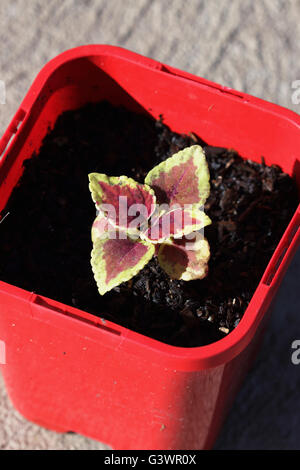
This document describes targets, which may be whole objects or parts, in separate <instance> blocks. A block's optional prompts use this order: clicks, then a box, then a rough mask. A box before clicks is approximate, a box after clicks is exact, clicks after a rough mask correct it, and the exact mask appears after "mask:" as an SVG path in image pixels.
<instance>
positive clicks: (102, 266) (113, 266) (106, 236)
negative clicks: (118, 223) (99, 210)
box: [91, 216, 155, 295]
mask: <svg viewBox="0 0 300 470" xmlns="http://www.w3.org/2000/svg"><path fill="white" fill-rule="evenodd" d="M101 217H102V216H98V217H97V219H96V221H95V223H94V225H93V229H92V239H93V250H92V256H91V264H92V269H93V273H94V277H95V280H96V283H97V286H98V289H99V293H100V294H101V295H103V294H105V293H106V292H108V291H110V290H111V289H112V288H113V287H116V286H118V285H119V284H121V283H122V282H125V281H128V280H129V279H131V278H132V277H133V276H135V275H136V274H137V273H138V272H139V271H140V270H141V269H142V268H143V267H144V266H145V265H146V264H147V263H148V262H149V261H150V259H151V258H152V257H153V255H154V252H155V248H154V245H153V244H151V243H149V242H146V241H144V240H140V239H132V238H130V237H129V235H128V234H127V233H126V232H125V231H122V230H119V229H116V228H115V227H112V226H111V225H110V224H109V222H108V223H107V225H106V227H104V228H103V227H100V228H99V224H100V223H101ZM104 225H105V224H104ZM100 234H101V236H99V235H100Z"/></svg>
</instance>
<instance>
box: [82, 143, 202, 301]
mask: <svg viewBox="0 0 300 470" xmlns="http://www.w3.org/2000/svg"><path fill="white" fill-rule="evenodd" d="M89 181H90V184H89V188H90V191H91V194H92V199H93V201H94V202H95V204H96V209H97V217H96V219H95V221H94V224H93V227H92V241H93V250H92V257H91V264H92V269H93V272H94V276H95V280H96V282H97V286H98V289H99V292H100V294H101V295H103V294H105V293H106V292H107V291H109V290H111V289H112V288H113V287H115V286H117V285H119V284H121V283H122V282H125V281H128V280H129V279H131V278H132V277H133V276H135V275H136V274H137V273H138V272H139V271H140V270H141V269H142V268H143V267H144V266H145V265H146V264H147V263H148V262H149V261H150V260H151V258H152V257H153V256H157V259H158V262H159V264H160V265H161V267H162V268H163V269H164V270H165V272H166V273H167V274H168V275H169V276H170V277H171V278H173V279H182V280H185V281H189V280H192V279H202V278H203V277H205V276H206V274H207V271H208V260H209V256H210V250H209V244H208V242H207V240H206V239H205V238H204V237H203V233H202V232H203V230H202V229H203V228H204V227H205V226H207V225H209V224H210V223H211V220H210V219H209V217H208V216H207V215H206V214H205V213H204V211H203V210H202V207H203V205H204V203H205V201H206V199H207V197H208V196H209V192H210V184H209V170H208V166H207V163H206V159H205V155H204V152H203V150H202V148H201V147H200V146H199V145H193V146H191V147H188V148H185V149H184V150H182V151H180V152H178V153H176V154H175V155H173V156H172V157H170V158H168V159H167V160H165V161H163V162H162V163H160V164H159V165H157V166H155V167H154V168H153V169H152V170H151V171H150V172H149V173H148V174H147V176H146V178H145V183H144V184H140V183H137V182H136V181H134V180H133V179H132V178H128V177H126V176H120V177H109V176H107V175H105V174H101V173H91V174H90V175H89Z"/></svg>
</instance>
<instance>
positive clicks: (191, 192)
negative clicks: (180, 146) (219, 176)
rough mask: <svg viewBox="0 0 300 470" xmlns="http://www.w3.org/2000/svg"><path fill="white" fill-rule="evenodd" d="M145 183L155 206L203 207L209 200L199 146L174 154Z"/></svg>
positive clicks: (207, 172)
mask: <svg viewBox="0 0 300 470" xmlns="http://www.w3.org/2000/svg"><path fill="white" fill-rule="evenodd" d="M145 183H146V184H147V185H149V186H151V188H153V189H154V191H155V194H156V197H157V200H158V203H159V204H163V203H167V204H169V205H170V206H171V205H173V204H179V205H180V206H184V205H185V204H193V205H195V206H198V207H199V206H202V205H203V204H204V202H205V201H206V199H207V197H208V196H209V191H210V184H209V170H208V166H207V163H206V159H205V154H204V151H203V149H202V148H201V147H200V145H193V146H191V147H187V148H185V149H184V150H181V151H180V152H178V153H176V154H175V155H173V156H172V157H170V158H168V159H167V160H165V161H164V162H162V163H160V164H159V165H157V166H156V167H154V168H153V169H152V170H151V171H150V172H149V173H148V175H147V176H146V178H145Z"/></svg>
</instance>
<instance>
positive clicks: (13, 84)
mask: <svg viewBox="0 0 300 470" xmlns="http://www.w3.org/2000/svg"><path fill="white" fill-rule="evenodd" d="M95 43H98V44H113V45H118V46H122V47H125V48H127V49H130V50H133V51H135V52H138V53H141V54H143V55H146V56H149V57H153V58H154V59H157V60H159V61H162V62H165V63H167V64H170V65H173V66H175V67H177V68H180V69H183V70H186V71H189V72H191V73H195V74H197V75H200V76H203V77H205V78H207V79H210V80H213V81H215V82H218V83H221V84H222V85H226V86H229V87H232V88H235V89H237V90H241V91H244V92H247V93H250V94H252V95H256V96H258V97H261V98H264V99H266V100H269V101H272V102H274V103H277V104H280V105H282V106H285V107H287V108H290V109H292V110H294V111H296V112H297V113H300V104H293V103H292V93H293V91H294V90H293V88H292V82H293V81H295V80H300V60H299V53H298V52H299V44H300V2H299V1H298V0H295V1H294V0H290V1H287V0H256V1H253V0H252V1H249V0H210V1H204V0H189V2H184V1H181V0H129V1H127V0H111V1H103V0H99V1H96V0H84V1H83V0H81V1H79V0H78V1H76V0H65V1H63V2H62V1H61V0H48V1H47V2H46V1H45V0H30V1H24V0H16V1H15V0H1V2H0V44H1V47H0V80H2V81H4V82H5V87H6V103H5V104H0V135H2V134H3V132H4V131H5V129H6V127H7V125H8V124H9V122H10V120H11V118H12V117H13V115H14V113H15V111H16V110H17V108H18V106H19V104H20V102H21V100H22V98H23V97H24V95H25V93H26V91H27V90H28V88H29V86H30V84H31V82H32V81H33V79H34V78H35V76H36V74H37V73H38V72H39V70H40V69H41V67H42V66H43V65H44V64H45V63H46V62H47V61H48V60H50V59H51V58H53V57H54V56H55V55H57V54H59V53H60V52H63V51H64V50H66V49H69V48H71V47H75V46H78V45H83V44H95ZM0 103H1V97H0ZM299 280H300V251H298V253H297V256H296V258H295V260H294V262H293V263H292V265H291V267H290V269H289V271H288V273H287V276H286V278H285V281H284V283H283V285H282V288H281V290H280V293H279V297H278V302H277V304H276V308H275V311H274V314H273V317H272V321H271V324H270V327H269V329H268V332H267V334H266V337H265V341H264V344H263V347H262V349H261V352H260V354H259V357H258V360H257V362H256V365H255V367H254V369H253V370H252V371H251V373H250V374H249V376H248V377H247V379H246V381H245V383H244V386H243V388H242V389H241V391H240V393H239V395H238V397H237V399H236V401H235V403H234V406H233V408H232V411H231V413H230V415H229V417H228V419H227V421H226V423H225V425H224V428H223V430H222V432H221V435H220V437H219V439H218V441H217V443H216V448H218V449H300V405H299V399H298V393H299V392H298V391H299V389H300V365H299V366H295V365H293V364H292V363H291V354H292V349H291V344H292V342H293V341H294V340H295V339H300V316H299V313H300V296H299ZM0 314H1V312H0ZM101 448H103V446H102V445H101V444H100V443H97V442H94V441H91V440H89V439H86V438H84V437H81V436H78V435H73V434H63V435H61V434H56V433H54V432H50V431H47V430H45V429H43V428H41V427H39V426H36V425H34V424H32V423H29V422H27V421H26V420H25V419H23V418H22V417H21V416H20V415H19V414H18V413H17V412H16V411H15V410H14V409H13V407H12V405H11V404H10V402H9V400H8V398H7V396H6V392H5V389H4V387H3V382H2V379H1V377H0V449H101Z"/></svg>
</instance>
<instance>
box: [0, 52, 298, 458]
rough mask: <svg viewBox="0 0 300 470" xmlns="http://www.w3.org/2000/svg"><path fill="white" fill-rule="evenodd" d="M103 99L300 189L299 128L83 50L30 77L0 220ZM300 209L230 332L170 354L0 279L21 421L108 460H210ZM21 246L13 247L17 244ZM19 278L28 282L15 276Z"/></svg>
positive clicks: (132, 63) (5, 169)
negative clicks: (92, 445)
mask: <svg viewBox="0 0 300 470" xmlns="http://www.w3.org/2000/svg"><path fill="white" fill-rule="evenodd" d="M103 99H106V100H108V101H110V102H111V103H112V104H115V105H124V106H126V107H127V108H129V109H131V110H134V111H140V110H141V109H144V110H147V111H148V112H149V113H150V114H151V115H152V116H154V117H155V118H158V116H159V115H160V114H161V113H162V114H163V116H164V122H165V123H166V124H167V125H168V126H169V127H170V128H171V129H172V130H174V131H176V132H180V133H188V132H190V131H191V130H193V132H195V133H197V134H199V135H201V137H203V139H205V140H206V141H207V142H209V143H210V144H212V145H215V146H221V147H230V148H234V149H236V150H237V151H238V152H239V153H240V155H242V156H243V158H247V159H251V160H254V161H258V159H259V158H260V156H261V155H262V154H263V155H264V157H265V161H266V164H269V165H271V164H277V165H279V166H280V167H281V168H282V169H283V171H284V172H286V173H288V174H289V175H293V176H294V177H295V179H296V182H297V185H298V188H300V157H299V150H298V149H299V147H300V130H299V129H300V117H299V116H298V115H296V114H295V113H293V112H291V111H289V110H286V109H283V108H281V107H279V106H277V105H274V104H271V103H267V102H265V101H262V100H260V99H257V98H254V97H252V96H249V95H245V94H243V93H239V92H236V91H234V90H231V89H228V88H226V87H223V86H220V85H217V84H215V83H212V82H209V81H207V80H204V79H202V78H199V77H196V76H193V75H190V74H188V73H185V72H182V71H180V70H177V69H175V68H173V67H169V66H167V65H163V64H161V63H159V62H156V61H154V60H152V59H148V58H145V57H142V56H140V55H137V54H135V53H132V52H129V51H126V50H123V49H120V48H118V47H112V46H101V45H99V46H98V45H93V46H83V47H79V48H76V49H72V50H69V51H67V52H65V53H63V54H61V55H59V56H58V57H56V58H55V59H53V60H52V61H50V62H49V63H48V64H47V65H46V66H45V67H44V68H43V69H42V70H41V72H40V73H39V75H38V76H37V78H36V80H35V81H34V83H33V85H32V86H31V88H30V90H29V92H28V94H27V95H26V97H25V99H24V100H23V102H22V104H21V105H20V108H19V110H18V111H17V113H16V115H15V117H14V119H13V120H12V122H11V124H10V125H9V127H8V129H7V131H6V132H5V134H4V136H3V138H2V140H1V142H0V154H1V155H2V159H1V162H0V211H2V214H3V215H4V214H5V211H4V209H5V206H6V204H7V201H8V199H9V197H10V195H11V193H12V190H13V188H14V187H15V186H16V185H17V183H18V181H19V179H20V176H21V175H22V172H23V162H24V160H26V159H28V158H30V157H31V155H32V154H33V153H34V152H37V151H38V150H39V148H40V146H41V142H42V140H43V138H44V137H45V135H46V133H47V131H48V129H49V127H53V125H54V123H55V121H56V119H57V117H58V116H59V115H60V114H61V113H62V112H64V111H65V110H70V109H76V108H79V107H80V106H82V105H84V104H86V103H88V102H99V101H101V100H103ZM299 224H300V206H298V208H297V210H296V212H295V214H294V216H293V218H292V219H291V221H290V223H289V225H288V227H287V228H286V230H285V233H284V235H283V237H282V239H281V240H280V242H279V244H278V246H277V248H276V250H275V252H274V254H273V256H272V258H271V260H270V262H269V264H268V266H267V268H266V270H265V272H264V274H263V276H262V279H261V280H260V282H259V285H258V286H257V289H256V291H255V293H254V295H253V297H252V299H251V301H250V303H249V306H248V308H247V310H246V312H245V313H244V316H243V318H242V320H241V321H240V323H239V325H238V326H237V327H236V328H235V330H234V331H232V332H231V333H230V334H229V335H227V336H226V337H224V338H223V339H221V340H219V341H217V342H215V343H212V344H210V345H208V346H201V347H194V348H184V347H175V346H170V345H167V344H165V343H162V342H160V341H157V340H154V339H152V338H149V337H146V336H143V335H141V334H139V333H136V332H133V331H131V330H128V329H126V328H124V327H122V326H119V325H117V324H114V323H112V322H109V321H105V322H103V321H101V319H100V318H98V317H96V316H94V315H92V314H89V313H86V312H84V311H81V310H78V309H76V308H74V307H71V306H68V305H64V304H62V303H59V302H57V301H54V300H51V299H48V298H45V297H43V296H41V295H39V294H38V293H32V292H27V291H25V290H23V289H20V288H18V287H16V286H13V285H9V284H7V283H5V282H1V281H0V362H1V371H2V374H3V377H4V380H5V384H6V388H7V392H8V395H9V397H10V399H11V401H12V402H13V404H14V406H15V407H16V409H17V410H18V411H19V412H20V413H21V414H22V415H23V416H25V417H26V418H27V419H29V420H31V421H33V422H35V423H38V424H39V425H41V426H45V427H47V428H50V429H52V430H56V431H60V432H65V431H74V432H77V433H80V434H83V435H85V436H88V437H90V438H93V439H97V440H99V441H102V442H104V443H106V444H107V445H109V446H111V447H112V448H114V449H167V450H171V449H209V448H211V447H212V446H213V444H214V442H215V439H216V436H217V434H218V431H219V429H220V427H221V425H222V422H223V420H224V417H225V416H226V413H227V410H228V409H229V407H230V405H231V403H232V401H233V398H234V396H235V394H236V391H237V390H238V387H239V386H240V384H241V381H242V379H243V377H244V376H245V374H246V372H247V370H248V367H249V364H250V363H251V362H252V361H253V358H254V357H255V352H256V350H257V347H258V345H259V343H260V340H261V337H262V334H263V332H264V329H265V326H266V324H267V320H268V318H269V315H270V311H271V308H270V307H271V304H272V302H273V300H274V298H275V294H276V291H277V290H278V287H279V285H280V283H281V281H282V278H283V276H284V274H285V271H286V269H287V267H288V264H289V263H290V261H291V259H292V257H293V255H294V254H295V252H296V250H297V248H298V246H299V242H300V228H299ZM20 236H21V235H20ZM24 276H26V272H24Z"/></svg>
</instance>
